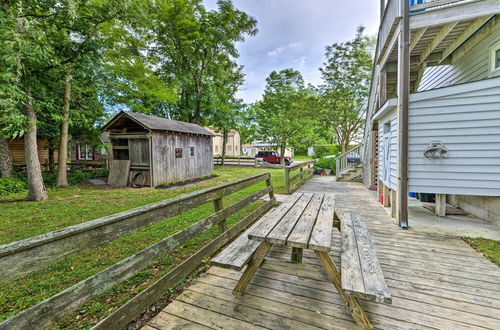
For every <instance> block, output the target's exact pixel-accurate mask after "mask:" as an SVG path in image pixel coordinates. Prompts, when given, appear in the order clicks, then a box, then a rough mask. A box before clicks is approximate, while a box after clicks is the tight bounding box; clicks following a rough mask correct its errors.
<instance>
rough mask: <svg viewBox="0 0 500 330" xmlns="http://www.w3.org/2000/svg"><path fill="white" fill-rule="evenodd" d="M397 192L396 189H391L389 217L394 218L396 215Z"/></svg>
mask: <svg viewBox="0 0 500 330" xmlns="http://www.w3.org/2000/svg"><path fill="white" fill-rule="evenodd" d="M397 205H398V202H397V194H396V190H394V189H392V190H391V217H393V218H396V215H397Z"/></svg>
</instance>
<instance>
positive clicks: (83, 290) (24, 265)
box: [0, 173, 276, 329]
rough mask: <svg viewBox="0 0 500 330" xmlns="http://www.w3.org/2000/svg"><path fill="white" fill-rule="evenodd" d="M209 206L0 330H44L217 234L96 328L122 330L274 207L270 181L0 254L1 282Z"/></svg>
mask: <svg viewBox="0 0 500 330" xmlns="http://www.w3.org/2000/svg"><path fill="white" fill-rule="evenodd" d="M263 181H265V182H266V187H265V188H263V189H261V190H260V191H258V192H256V193H253V194H251V195H249V196H248V197H245V198H243V199H241V200H239V201H238V202H236V203H234V204H232V205H230V206H227V207H224V206H223V203H222V197H224V196H227V195H229V194H231V193H234V192H236V191H240V190H242V189H244V188H247V187H250V186H253V185H255V184H258V183H260V182H263ZM265 195H269V201H267V202H265V203H264V204H262V205H260V206H259V207H258V208H257V209H255V210H254V211H253V212H251V213H250V214H248V215H247V216H246V217H244V218H243V219H241V220H240V221H239V222H238V223H236V224H235V225H233V226H232V227H231V228H230V229H227V225H226V219H227V218H228V217H230V216H231V215H232V214H234V213H235V212H237V211H238V210H241V209H242V208H244V207H245V206H248V205H250V204H251V203H253V202H255V201H257V200H258V199H260V198H262V197H264V196H265ZM207 202H213V203H214V208H215V213H213V214H212V215H210V216H209V217H207V218H205V219H203V220H200V221H198V222H196V223H195V224H193V225H191V226H190V227H187V228H185V229H183V230H181V231H179V232H177V233H175V234H173V235H171V236H169V237H167V238H165V239H163V240H161V241H159V242H157V243H155V244H153V245H151V246H149V247H147V248H145V249H143V250H141V251H139V252H138V253H136V254H134V255H132V256H130V257H128V258H126V259H124V260H122V261H120V262H118V263H116V264H114V265H112V266H110V267H108V268H107V269H104V270H102V271H101V272H99V273H97V274H95V275H92V276H90V277H88V278H86V279H85V280H83V281H81V282H79V283H77V284H75V285H73V286H72V287H70V288H68V289H66V290H64V291H62V292H60V293H58V294H56V295H54V296H52V297H50V298H48V299H46V300H44V301H42V302H40V303H39V304H37V305H35V306H33V307H30V308H29V309H26V310H24V311H22V312H20V313H18V314H16V315H15V316H13V317H11V318H9V319H7V320H5V321H3V322H2V323H0V329H30V328H43V327H46V326H47V325H48V324H50V323H51V322H54V321H56V320H58V319H59V318H61V317H62V316H64V315H65V314H68V313H70V312H72V311H75V310H77V309H78V308H79V307H80V306H82V305H83V304H84V303H85V302H87V301H88V300H89V299H91V298H93V297H95V296H97V295H99V294H102V293H103V292H105V291H106V290H109V289H111V288H112V287H113V286H115V285H116V284H118V283H121V282H123V281H125V280H126V279H128V278H130V277H132V276H133V275H134V274H135V273H137V272H139V271H140V270H142V269H144V268H145V267H146V266H148V265H150V264H152V263H154V262H156V261H158V260H159V259H161V258H162V257H164V256H165V255H166V254H168V253H170V252H172V251H174V250H175V249H176V248H178V247H179V246H182V245H183V244H184V243H185V242H187V241H188V240H190V239H193V238H195V237H196V236H198V235H200V234H201V233H203V232H205V231H207V230H209V229H210V228H212V227H213V226H215V225H217V226H218V227H219V229H220V231H221V234H220V235H219V236H218V237H217V238H215V239H214V240H212V241H211V242H210V243H208V244H207V245H206V246H204V247H203V248H201V249H200V250H199V251H197V252H196V253H195V254H193V255H192V256H191V257H189V258H188V259H187V260H185V261H184V262H183V263H181V264H180V265H178V266H177V267H176V268H174V269H173V270H172V271H170V272H169V273H167V274H165V275H164V276H162V277H161V278H160V279H159V280H157V281H156V282H155V283H153V284H152V285H151V286H149V287H147V288H146V289H145V290H144V291H142V292H141V293H139V294H138V295H136V296H135V297H134V298H132V299H131V300H130V301H128V302H127V303H126V304H125V305H123V306H122V307H120V308H119V309H118V310H116V311H115V312H114V313H112V314H111V315H109V316H108V317H107V318H106V319H104V320H102V321H101V322H100V323H99V324H97V325H96V326H95V327H94V328H96V329H121V328H123V327H125V326H126V325H127V324H128V323H129V322H130V321H132V320H133V319H134V318H135V317H136V316H137V315H139V314H141V313H142V312H143V311H145V310H146V309H147V308H148V307H149V306H151V305H152V304H153V303H154V302H155V301H156V300H157V299H158V298H159V297H161V295H163V294H164V293H165V291H166V290H167V289H168V288H170V287H172V286H175V284H177V283H178V282H179V281H180V280H182V279H183V278H184V277H186V276H187V275H188V274H189V273H190V272H192V271H193V270H194V269H196V268H197V267H198V266H200V264H201V263H202V260H203V259H204V258H206V257H208V256H210V255H212V254H213V253H215V252H216V251H217V250H218V249H220V248H221V247H223V246H224V245H225V244H226V243H227V242H228V241H230V240H231V239H232V238H234V237H235V236H236V235H238V233H240V232H241V231H242V230H243V229H245V228H246V227H247V226H249V225H250V224H251V223H253V222H254V221H255V220H256V219H257V218H259V217H260V216H261V215H262V214H264V213H265V212H266V211H268V210H269V209H270V208H271V207H272V206H273V205H274V204H275V202H276V200H275V197H274V193H273V187H272V185H271V176H270V174H269V173H263V174H259V175H254V176H251V177H248V178H244V179H240V180H237V181H234V182H230V183H226V184H222V185H219V186H216V187H211V188H207V189H203V190H199V191H196V192H193V193H189V194H185V195H182V196H179V197H176V198H173V199H169V200H164V201H160V202H157V203H153V204H148V205H145V206H141V207H138V208H135V209H132V210H129V211H124V212H120V213H117V214H113V215H110V216H107V217H103V218H99V219H96V220H92V221H89V222H86V223H83V224H79V225H75V226H71V227H68V228H64V229H61V230H58V231H54V232H50V233H47V234H44V235H40V236H36V237H33V238H28V239H25V240H22V241H18V242H13V243H10V244H6V245H2V246H0V278H1V279H2V281H6V279H7V280H12V279H14V278H17V277H21V276H23V275H25V274H28V273H30V272H33V271H35V270H38V269H42V268H45V267H47V266H48V265H50V264H52V263H55V262H56V261H59V260H60V258H61V257H63V256H65V255H68V254H73V253H78V252H80V251H82V250H85V249H88V248H92V247H95V246H98V245H101V244H104V243H106V242H109V241H111V240H114V239H117V238H118V237H121V236H123V235H126V234H129V233H132V232H135V231H137V230H138V229H140V228H141V227H144V226H147V225H150V224H153V223H156V222H159V221H165V220H166V219H168V218H171V217H174V216H176V215H179V214H180V213H182V212H185V211H187V210H190V209H193V208H195V207H197V206H200V205H202V204H205V203H207ZM12 269H14V271H13V270H12Z"/></svg>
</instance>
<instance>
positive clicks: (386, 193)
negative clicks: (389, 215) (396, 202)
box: [382, 184, 391, 207]
mask: <svg viewBox="0 0 500 330" xmlns="http://www.w3.org/2000/svg"><path fill="white" fill-rule="evenodd" d="M382 186H383V192H382V194H384V203H383V204H382V205H384V207H389V206H391V196H390V195H391V191H390V190H389V187H387V186H386V185H385V184H382Z"/></svg>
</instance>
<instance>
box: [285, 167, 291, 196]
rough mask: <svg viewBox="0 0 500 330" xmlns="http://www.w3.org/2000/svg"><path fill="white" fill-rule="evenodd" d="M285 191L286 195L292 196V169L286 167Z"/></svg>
mask: <svg viewBox="0 0 500 330" xmlns="http://www.w3.org/2000/svg"><path fill="white" fill-rule="evenodd" d="M285 189H286V193H287V194H290V168H289V167H285Z"/></svg>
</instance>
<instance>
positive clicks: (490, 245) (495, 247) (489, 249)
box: [465, 237, 500, 266]
mask: <svg viewBox="0 0 500 330" xmlns="http://www.w3.org/2000/svg"><path fill="white" fill-rule="evenodd" d="M465 240H466V241H467V242H468V243H469V244H470V245H471V246H472V247H473V248H474V249H476V250H477V251H479V252H481V253H482V254H483V255H484V256H485V257H486V258H488V259H490V260H491V261H493V262H494V263H496V264H497V265H499V266H500V241H494V240H491V239H486V238H470V237H466V238H465Z"/></svg>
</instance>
